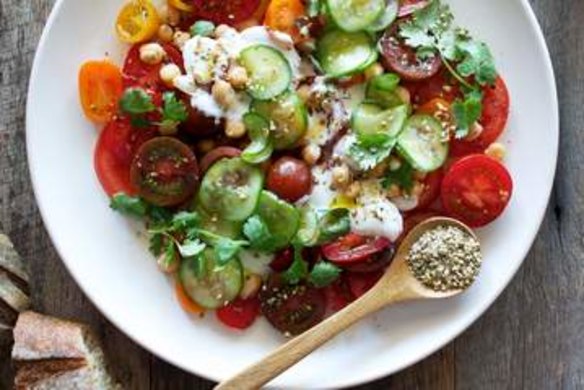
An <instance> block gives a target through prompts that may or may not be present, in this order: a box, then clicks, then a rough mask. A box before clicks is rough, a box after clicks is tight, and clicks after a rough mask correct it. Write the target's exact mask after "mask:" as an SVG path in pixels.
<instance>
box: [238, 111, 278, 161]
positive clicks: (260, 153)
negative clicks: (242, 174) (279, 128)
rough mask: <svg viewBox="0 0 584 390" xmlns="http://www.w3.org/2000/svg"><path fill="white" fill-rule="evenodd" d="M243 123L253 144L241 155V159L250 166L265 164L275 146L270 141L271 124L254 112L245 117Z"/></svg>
mask: <svg viewBox="0 0 584 390" xmlns="http://www.w3.org/2000/svg"><path fill="white" fill-rule="evenodd" d="M243 123H244V124H245V128H246V129H247V134H248V135H249V138H250V139H251V143H250V144H249V145H248V146H247V148H245V150H244V151H243V152H242V153H241V158H242V159H243V161H245V162H248V163H250V164H260V163H263V162H264V161H266V160H267V159H269V158H270V156H271V155H272V152H273V151H274V145H273V144H272V140H271V139H270V123H269V122H268V121H267V120H266V119H265V118H264V117H263V116H261V115H259V114H255V113H253V112H249V113H247V114H245V115H244V116H243Z"/></svg>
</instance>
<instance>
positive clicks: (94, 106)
mask: <svg viewBox="0 0 584 390" xmlns="http://www.w3.org/2000/svg"><path fill="white" fill-rule="evenodd" d="M122 91H123V81H122V72H121V71H120V69H119V68H118V67H117V66H116V65H114V64H112V63H111V62H110V61H107V60H102V61H88V62H86V63H84V64H83V65H82V66H81V69H80V71H79V97H80V99H81V107H82V108H83V112H84V113H85V115H86V116H87V117H88V118H89V119H90V120H92V121H94V122H96V123H107V122H109V121H110V120H111V119H112V118H113V116H114V115H115V113H116V112H117V107H118V100H119V99H120V97H121V96H122Z"/></svg>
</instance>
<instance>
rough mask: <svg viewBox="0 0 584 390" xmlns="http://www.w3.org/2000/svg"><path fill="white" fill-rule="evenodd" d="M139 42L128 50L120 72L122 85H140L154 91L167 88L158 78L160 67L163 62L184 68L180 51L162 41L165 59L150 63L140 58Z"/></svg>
mask: <svg viewBox="0 0 584 390" xmlns="http://www.w3.org/2000/svg"><path fill="white" fill-rule="evenodd" d="M140 46H141V45H140V44H137V45H134V46H132V47H131V48H130V50H129V51H128V54H127V55H126V60H125V61H124V67H123V69H122V74H123V76H124V86H125V87H126V88H128V87H141V88H145V89H151V90H154V91H163V90H167V89H168V87H167V86H166V85H165V84H164V83H163V82H162V80H161V79H160V68H161V67H162V66H164V64H168V63H172V64H175V65H177V66H178V67H179V68H181V70H184V65H183V59H182V54H181V52H180V51H179V50H178V49H177V48H176V47H174V46H172V45H169V44H166V43H163V44H162V48H163V49H164V51H165V52H166V58H165V60H164V61H163V62H162V63H160V64H156V65H150V64H146V63H144V62H142V60H140Z"/></svg>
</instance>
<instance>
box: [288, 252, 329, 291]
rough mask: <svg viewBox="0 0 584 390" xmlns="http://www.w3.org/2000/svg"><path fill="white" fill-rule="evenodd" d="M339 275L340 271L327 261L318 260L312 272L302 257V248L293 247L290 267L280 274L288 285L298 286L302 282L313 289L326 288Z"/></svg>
mask: <svg viewBox="0 0 584 390" xmlns="http://www.w3.org/2000/svg"><path fill="white" fill-rule="evenodd" d="M340 275H341V269H340V268H339V267H337V266H336V265H334V264H333V263H330V262H328V261H324V260H319V261H318V262H317V263H316V264H315V265H314V266H313V267H312V270H311V269H310V268H309V266H308V262H307V261H306V260H304V258H303V257H302V246H298V245H296V246H294V261H293V262H292V264H291V265H290V267H289V268H288V269H287V270H286V271H284V272H283V273H282V278H283V279H284V281H286V283H288V284H298V283H300V282H302V281H304V280H306V281H308V282H309V283H311V284H312V285H314V286H315V287H318V288H321V287H326V286H328V285H330V284H331V283H333V282H334V281H335V280H337V279H338V278H339V276H340Z"/></svg>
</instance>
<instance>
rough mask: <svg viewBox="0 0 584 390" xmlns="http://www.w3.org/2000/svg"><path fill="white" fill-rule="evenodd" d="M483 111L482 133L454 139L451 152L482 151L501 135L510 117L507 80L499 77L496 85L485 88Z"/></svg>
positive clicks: (454, 154)
mask: <svg viewBox="0 0 584 390" xmlns="http://www.w3.org/2000/svg"><path fill="white" fill-rule="evenodd" d="M483 93H484V97H483V113H482V116H481V119H480V120H479V123H480V124H481V125H482V126H483V131H482V133H481V134H480V135H479V136H478V137H477V138H476V139H473V140H470V141H466V140H456V139H455V140H453V141H452V142H451V147H450V154H451V155H452V156H456V157H461V156H466V155H468V154H473V153H482V152H484V151H485V149H486V148H487V147H488V146H489V145H490V144H492V143H493V142H495V141H496V140H497V138H499V137H500V136H501V134H502V133H503V131H504V130H505V126H507V121H508V119H509V108H510V104H511V103H510V97H509V90H508V89H507V85H506V84H505V81H504V80H503V79H502V78H501V77H498V78H497V81H496V82H495V85H493V86H487V87H485V88H483Z"/></svg>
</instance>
